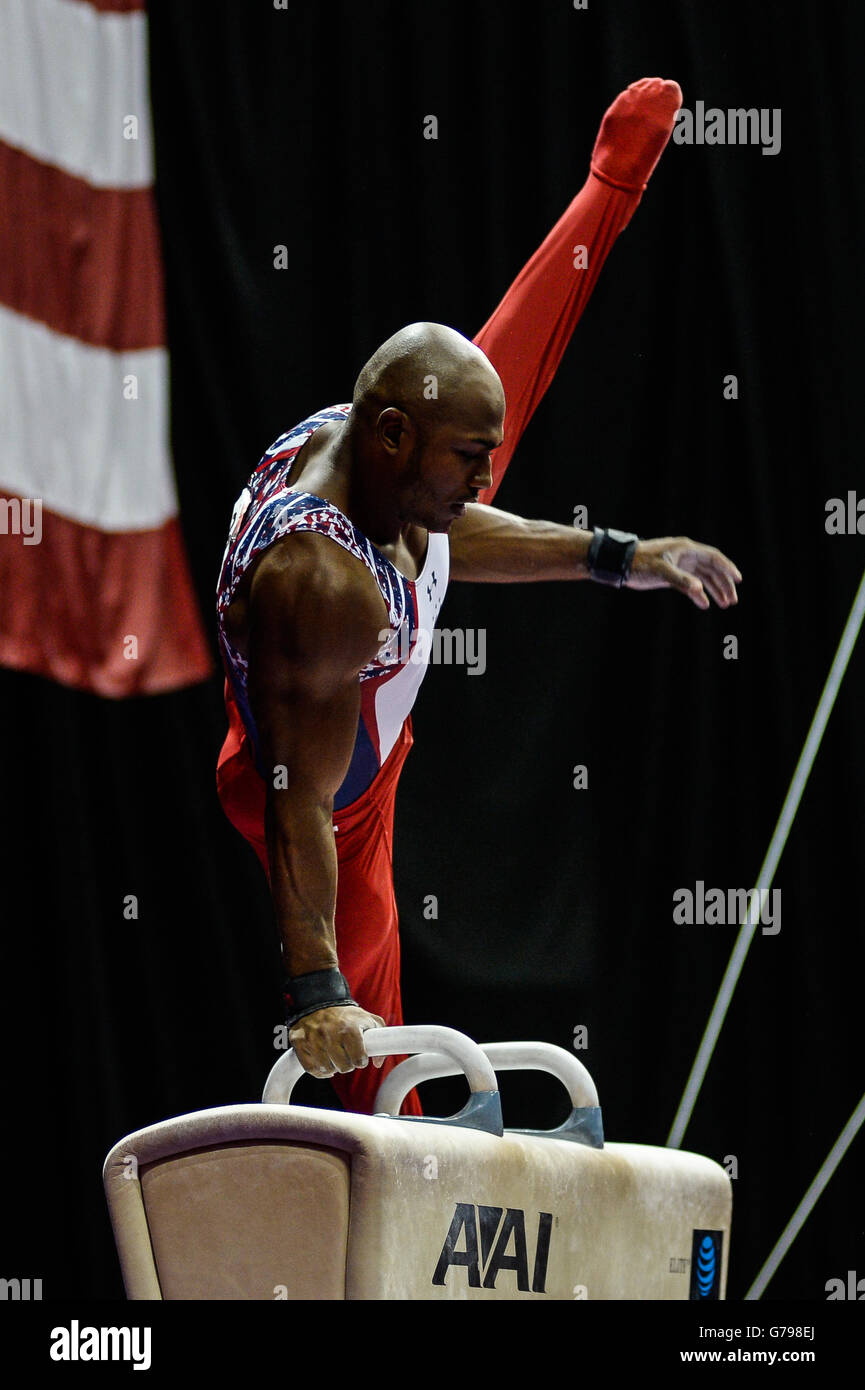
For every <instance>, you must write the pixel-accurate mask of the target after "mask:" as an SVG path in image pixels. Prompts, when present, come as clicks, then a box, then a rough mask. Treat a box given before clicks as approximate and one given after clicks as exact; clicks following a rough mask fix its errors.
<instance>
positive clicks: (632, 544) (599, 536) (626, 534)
mask: <svg viewBox="0 0 865 1390" xmlns="http://www.w3.org/2000/svg"><path fill="white" fill-rule="evenodd" d="M592 529H593V531H594V535H593V536H592V539H591V542H590V544H589V553H588V555H587V556H586V564H587V565H588V567H589V574H590V575H591V577H592V579H594V580H595V581H596V582H597V583H598V584H610V585H612V586H613V587H614V588H616V589H621V587H622V585H623V584H624V583H625V580H626V579H627V578H628V576H629V574H630V573H631V565H632V564H633V560H634V551H635V550H636V549H637V541H638V540H639V539H640V538H639V536H635V535H634V533H633V531H614V530H613V529H612V528H610V529H609V530H606V531H605V530H603V528H602V527H600V526H595V527H593V528H592Z"/></svg>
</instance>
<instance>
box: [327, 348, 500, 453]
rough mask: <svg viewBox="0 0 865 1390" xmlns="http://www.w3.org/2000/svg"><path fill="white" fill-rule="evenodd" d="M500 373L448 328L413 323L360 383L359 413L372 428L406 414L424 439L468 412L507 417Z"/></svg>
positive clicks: (379, 353) (379, 352) (371, 365)
mask: <svg viewBox="0 0 865 1390" xmlns="http://www.w3.org/2000/svg"><path fill="white" fill-rule="evenodd" d="M504 399H505V398H504V390H503V388H502V384H501V381H500V380H499V376H498V373H497V372H496V370H495V368H494V367H493V365H492V363H491V362H490V360H489V358H488V357H486V356H485V355H484V353H483V352H481V350H480V348H479V347H476V346H475V344H474V343H472V342H470V341H469V339H468V338H465V337H463V335H462V333H458V332H457V331H456V329H454V328H448V327H447V326H446V325H445V324H442V323H410V324H408V325H407V327H405V328H401V329H399V331H398V332H396V333H394V334H393V336H392V337H390V338H388V339H387V342H384V343H382V345H381V347H380V348H378V349H377V350H376V351H375V352H374V353H373V355H372V357H371V358H370V359H369V361H368V362H367V363H366V364H365V365H364V367H363V368H362V369H361V372H360V375H359V376H358V379H357V382H356V383H355V388H354V396H353V401H352V403H353V406H354V409H355V412H356V413H357V414H358V415H360V416H361V417H362V418H365V420H366V422H367V423H371V422H372V421H373V420H374V419H375V418H377V416H378V415H379V414H380V413H381V411H383V410H387V409H388V408H390V407H393V408H394V409H396V410H401V411H404V412H405V414H406V415H408V416H410V418H411V419H412V420H413V421H414V423H415V424H416V425H417V426H418V428H419V429H420V430H421V432H422V433H423V434H424V435H428V434H429V433H430V431H431V430H433V429H435V428H436V427H437V426H438V425H441V424H445V423H450V422H452V421H454V420H456V419H459V418H460V417H462V416H463V415H465V413H466V411H467V410H468V411H471V410H476V409H477V408H478V407H480V408H481V409H484V408H487V409H489V410H490V411H491V412H492V413H496V412H501V413H502V414H503V412H504Z"/></svg>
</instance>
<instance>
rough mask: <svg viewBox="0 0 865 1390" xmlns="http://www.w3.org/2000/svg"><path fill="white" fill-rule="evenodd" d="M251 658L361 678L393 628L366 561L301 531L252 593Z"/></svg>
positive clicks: (270, 556)
mask: <svg viewBox="0 0 865 1390" xmlns="http://www.w3.org/2000/svg"><path fill="white" fill-rule="evenodd" d="M248 621H249V640H250V656H251V657H252V655H253V653H254V652H255V651H258V652H259V653H260V654H265V653H267V654H269V655H270V656H273V657H276V656H278V657H279V659H280V660H281V661H282V662H290V663H291V664H297V665H303V666H305V667H306V668H307V669H311V668H312V667H314V666H317V665H323V666H326V667H328V668H330V669H333V668H334V667H337V668H339V669H342V670H345V671H352V670H353V671H360V670H362V668H363V667H364V666H365V665H367V663H368V662H369V661H371V660H372V658H373V657H374V656H375V654H376V652H377V651H378V650H379V648H380V647H381V644H382V640H383V637H382V633H383V631H384V630H385V629H387V627H388V613H387V608H386V606H385V603H384V599H383V598H382V595H381V592H380V590H379V588H378V585H377V584H376V582H375V580H374V579H373V577H372V575H371V574H370V572H369V570H368V569H367V567H366V565H364V563H363V561H361V560H359V559H357V557H356V556H354V555H352V554H350V553H349V552H348V551H346V550H345V549H344V548H343V547H342V546H340V545H338V544H336V543H335V542H334V541H333V540H331V539H329V538H328V537H327V536H323V535H320V534H319V533H317V532H312V531H300V532H296V533H294V534H292V535H289V536H285V537H283V539H282V540H280V541H277V542H276V543H275V544H274V545H272V546H271V547H270V548H269V550H268V551H267V552H266V553H265V554H264V555H263V556H262V558H261V560H260V562H259V564H258V566H257V567H256V572H255V575H254V576H253V580H252V584H251V586H250V591H249V610H248Z"/></svg>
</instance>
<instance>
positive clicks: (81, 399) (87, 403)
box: [0, 306, 178, 531]
mask: <svg viewBox="0 0 865 1390" xmlns="http://www.w3.org/2000/svg"><path fill="white" fill-rule="evenodd" d="M133 376H134V377H135V389H136V390H137V393H138V394H137V398H136V399H127V396H129V395H130V394H131V391H132V389H133V384H132V383H131V382H130V380H129V378H130V377H133ZM124 392H125V393H126V394H124ZM0 439H2V441H3V446H2V450H0V488H3V489H5V490H6V491H7V492H12V493H16V494H17V495H18V496H21V497H32V498H37V497H39V498H41V499H42V503H43V506H45V507H46V508H47V509H48V510H49V511H53V512H57V513H59V515H61V516H65V517H68V518H69V519H70V520H72V521H78V522H81V523H82V524H83V525H85V526H95V527H98V528H99V529H100V530H102V531H139V530H140V531H149V530H153V529H155V528H156V527H158V526H162V525H163V523H164V522H166V521H168V520H169V519H170V518H171V517H174V516H176V515H177V511H178V505H177V490H176V486H175V481H174V471H173V468H172V463H171V454H170V448H169V438H168V354H167V352H166V349H165V348H161V347H160V348H147V349H144V350H141V351H135V352H112V351H111V350H110V349H108V348H102V347H91V346H90V345H89V344H86V343H81V342H79V341H78V339H76V338H70V337H67V336H66V335H65V334H62V333H56V332H54V330H53V329H50V328H47V327H46V326H45V325H44V324H41V323H36V322H35V321H34V320H33V319H29V318H26V317H25V316H24V315H23V314H16V313H15V312H14V311H13V310H11V309H6V308H4V307H3V306H0Z"/></svg>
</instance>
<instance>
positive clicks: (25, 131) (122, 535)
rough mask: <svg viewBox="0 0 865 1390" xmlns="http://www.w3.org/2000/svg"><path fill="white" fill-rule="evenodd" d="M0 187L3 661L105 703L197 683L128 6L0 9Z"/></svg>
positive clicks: (140, 1) (203, 649) (142, 67)
mask: <svg viewBox="0 0 865 1390" xmlns="http://www.w3.org/2000/svg"><path fill="white" fill-rule="evenodd" d="M130 137H131V138H130ZM0 187H2V188H3V190H4V196H3V199H2V203H0V593H2V596H3V601H2V603H0V663H2V664H4V665H6V666H13V667H17V668H19V669H26V670H29V671H33V672H36V673H38V674H40V675H44V676H48V677H50V678H52V679H54V680H58V681H61V682H63V683H65V684H68V685H72V686H76V687H78V688H81V689H86V690H91V691H93V692H95V693H97V694H100V695H108V696H125V695H132V694H143V693H155V692H157V691H162V690H171V689H177V688H179V687H182V686H185V685H189V684H191V683H193V682H196V681H200V680H203V679H205V678H206V677H207V676H209V675H210V674H211V672H212V664H211V659H210V655H209V652H208V648H207V643H206V641H205V637H204V633H203V631H202V627H201V618H200V615H199V611H198V606H197V602H196V599H195V596H194V592H193V588H192V584H191V581H190V577H189V572H188V566H187V562H186V558H185V553H184V546H183V542H182V538H181V535H180V529H179V524H178V518H177V513H178V505H177V491H176V486H175V481H174V473H173V468H172V463H171V456H170V449H169V434H168V358H167V353H166V349H165V345H164V344H165V327H164V311H163V281H162V261H161V253H160V246H159V235H158V228H157V223H156V213H155V205H154V198H153V153H152V134H151V123H150V105H149V93H148V82H147V19H146V15H145V13H144V0H0ZM37 502H38V508H37V506H36V504H37ZM28 503H29V506H28ZM36 511H38V513H39V516H40V534H39V536H38V539H37V536H36V529H35V527H34V526H33V525H32V518H33V516H34V515H35V512H36ZM22 516H27V517H29V518H31V529H30V533H29V536H28V535H25V534H23V532H24V529H25V528H24V525H23V523H19V518H21V517H22ZM130 639H134V641H131V640H130Z"/></svg>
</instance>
